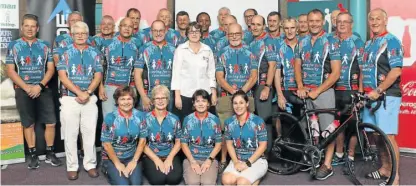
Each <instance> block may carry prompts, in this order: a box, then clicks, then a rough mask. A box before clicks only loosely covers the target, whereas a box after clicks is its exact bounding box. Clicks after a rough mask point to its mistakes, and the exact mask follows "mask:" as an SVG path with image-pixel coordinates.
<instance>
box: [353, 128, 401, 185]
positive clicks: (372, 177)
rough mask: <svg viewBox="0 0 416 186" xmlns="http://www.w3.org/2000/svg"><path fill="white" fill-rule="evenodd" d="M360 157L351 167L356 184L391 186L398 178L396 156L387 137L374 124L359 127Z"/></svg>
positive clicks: (357, 156) (358, 156)
mask: <svg viewBox="0 0 416 186" xmlns="http://www.w3.org/2000/svg"><path fill="white" fill-rule="evenodd" d="M358 134H359V136H358V137H359V143H360V147H361V152H360V155H356V158H355V162H354V164H353V165H352V166H349V167H348V168H349V171H350V174H351V175H352V177H353V178H355V182H357V183H356V184H361V185H391V184H392V183H393V181H394V178H395V177H396V167H397V165H396V155H395V152H394V150H393V146H392V144H391V142H390V140H389V139H388V137H387V135H386V134H385V133H384V132H383V131H382V130H381V129H380V128H378V127H377V126H375V125H372V124H366V123H364V124H360V125H358Z"/></svg>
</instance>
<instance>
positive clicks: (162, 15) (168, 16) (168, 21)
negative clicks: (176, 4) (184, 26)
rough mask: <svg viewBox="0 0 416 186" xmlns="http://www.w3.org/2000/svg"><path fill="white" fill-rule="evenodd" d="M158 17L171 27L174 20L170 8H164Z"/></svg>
mask: <svg viewBox="0 0 416 186" xmlns="http://www.w3.org/2000/svg"><path fill="white" fill-rule="evenodd" d="M157 19H158V20H161V21H163V22H164V23H165V26H167V27H169V26H170V24H171V22H172V15H171V13H170V11H169V10H168V9H166V8H162V9H160V10H159V13H158V14H157Z"/></svg>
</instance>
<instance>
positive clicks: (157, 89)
mask: <svg viewBox="0 0 416 186" xmlns="http://www.w3.org/2000/svg"><path fill="white" fill-rule="evenodd" d="M157 93H162V94H164V95H165V96H166V97H167V99H168V102H169V100H170V91H169V89H168V87H166V86H165V85H156V86H155V87H154V88H153V89H152V93H151V94H152V99H153V98H155V96H156V94H157Z"/></svg>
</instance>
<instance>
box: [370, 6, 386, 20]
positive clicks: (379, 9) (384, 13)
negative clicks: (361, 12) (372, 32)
mask: <svg viewBox="0 0 416 186" xmlns="http://www.w3.org/2000/svg"><path fill="white" fill-rule="evenodd" d="M377 10H378V11H381V12H382V13H383V16H384V19H386V20H387V18H388V17H387V12H386V11H385V10H384V9H382V8H375V9H373V10H371V11H370V12H368V15H367V18H370V14H371V13H372V12H374V11H377Z"/></svg>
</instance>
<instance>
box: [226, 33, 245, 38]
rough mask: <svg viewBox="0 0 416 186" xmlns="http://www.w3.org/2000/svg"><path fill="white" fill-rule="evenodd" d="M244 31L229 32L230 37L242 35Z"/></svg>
mask: <svg viewBox="0 0 416 186" xmlns="http://www.w3.org/2000/svg"><path fill="white" fill-rule="evenodd" d="M242 34H243V33H241V32H235V33H228V34H227V35H228V37H241V35H242Z"/></svg>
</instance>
